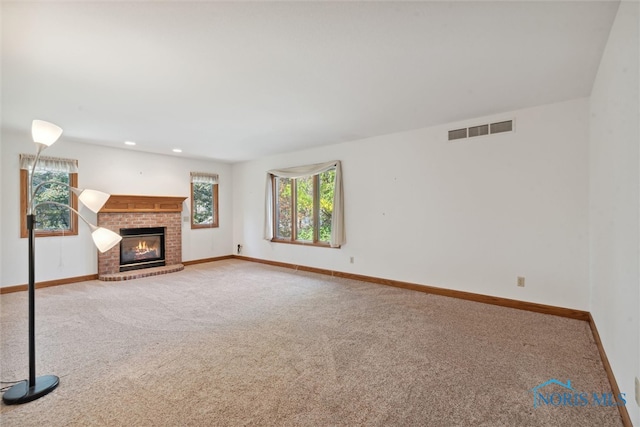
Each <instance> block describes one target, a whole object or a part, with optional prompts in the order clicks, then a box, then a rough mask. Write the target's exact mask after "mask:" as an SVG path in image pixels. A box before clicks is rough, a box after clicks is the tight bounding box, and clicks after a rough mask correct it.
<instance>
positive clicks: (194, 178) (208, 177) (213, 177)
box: [191, 172, 218, 184]
mask: <svg viewBox="0 0 640 427" xmlns="http://www.w3.org/2000/svg"><path fill="white" fill-rule="evenodd" d="M191 182H201V183H204V184H217V183H218V174H217V173H207V172H191Z"/></svg>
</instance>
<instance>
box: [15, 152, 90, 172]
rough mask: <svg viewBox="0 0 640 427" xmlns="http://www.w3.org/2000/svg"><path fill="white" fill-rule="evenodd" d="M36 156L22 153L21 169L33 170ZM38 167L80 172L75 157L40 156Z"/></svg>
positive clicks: (57, 170)
mask: <svg viewBox="0 0 640 427" xmlns="http://www.w3.org/2000/svg"><path fill="white" fill-rule="evenodd" d="M35 158H36V156H34V155H33V154H20V169H25V170H27V171H30V170H31V166H32V165H33V161H34V160H35ZM38 169H46V170H49V171H56V172H66V173H78V161H77V160H73V159H61V158H58V157H40V159H39V160H38Z"/></svg>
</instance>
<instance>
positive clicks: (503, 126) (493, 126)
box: [449, 120, 513, 141]
mask: <svg viewBox="0 0 640 427" xmlns="http://www.w3.org/2000/svg"><path fill="white" fill-rule="evenodd" d="M502 132H513V120H505V121H502V122H496V123H490V124H485V125H478V126H471V127H469V128H462V129H455V130H450V131H449V141H453V140H456V139H464V138H473V137H475V136H482V135H489V134H494V133H502Z"/></svg>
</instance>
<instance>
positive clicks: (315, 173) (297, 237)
mask: <svg viewBox="0 0 640 427" xmlns="http://www.w3.org/2000/svg"><path fill="white" fill-rule="evenodd" d="M267 176H268V180H269V181H268V188H267V208H266V209H267V221H266V224H265V238H267V239H269V240H271V241H274V242H284V243H299V244H310V245H318V246H332V247H339V246H340V245H341V244H343V243H344V226H343V219H342V217H343V213H342V205H343V201H342V182H341V174H340V163H339V162H329V163H326V164H320V165H310V166H302V167H297V168H290V169H280V170H273V171H269V172H268V175H267Z"/></svg>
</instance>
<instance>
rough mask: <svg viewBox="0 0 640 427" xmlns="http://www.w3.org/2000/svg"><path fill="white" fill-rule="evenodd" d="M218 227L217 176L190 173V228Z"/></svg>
mask: <svg viewBox="0 0 640 427" xmlns="http://www.w3.org/2000/svg"><path fill="white" fill-rule="evenodd" d="M215 227H218V175H216V174H211V173H204V172H191V228H215Z"/></svg>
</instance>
